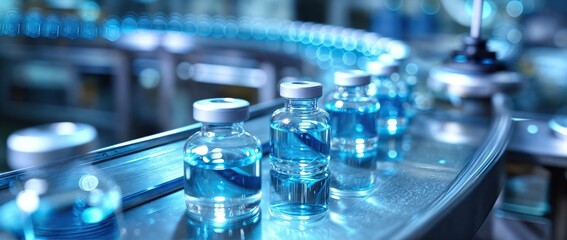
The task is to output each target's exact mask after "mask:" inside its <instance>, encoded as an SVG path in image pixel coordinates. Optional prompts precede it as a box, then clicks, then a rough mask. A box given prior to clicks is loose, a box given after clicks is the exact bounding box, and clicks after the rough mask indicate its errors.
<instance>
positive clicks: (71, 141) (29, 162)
mask: <svg viewBox="0 0 567 240" xmlns="http://www.w3.org/2000/svg"><path fill="white" fill-rule="evenodd" d="M97 135H98V134H97V131H96V129H95V128H94V127H93V126H91V125H88V124H84V123H73V122H59V123H49V124H43V125H39V126H35V127H30V128H25V129H21V130H18V131H16V132H14V133H12V134H10V136H9V137H8V165H9V166H10V167H11V168H12V169H18V168H25V167H31V166H35V165H41V164H46V163H50V162H52V161H58V160H62V159H64V158H68V157H71V156H75V155H79V154H85V153H87V152H88V151H91V150H93V149H94V148H95V147H96V140H97Z"/></svg>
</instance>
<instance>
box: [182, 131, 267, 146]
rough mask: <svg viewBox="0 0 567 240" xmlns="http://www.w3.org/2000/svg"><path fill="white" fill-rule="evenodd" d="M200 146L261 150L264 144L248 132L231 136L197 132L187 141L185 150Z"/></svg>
mask: <svg viewBox="0 0 567 240" xmlns="http://www.w3.org/2000/svg"><path fill="white" fill-rule="evenodd" d="M200 146H208V147H212V148H221V149H222V148H253V149H261V148H262V143H261V142H260V140H259V139H258V138H257V137H255V136H254V135H252V134H250V133H249V132H247V131H243V132H241V133H239V134H234V135H229V136H226V135H224V136H221V137H216V136H208V135H206V134H203V133H202V132H200V131H199V132H196V133H195V134H193V135H191V136H190V137H189V138H187V140H186V141H185V145H184V148H185V149H191V148H195V147H200Z"/></svg>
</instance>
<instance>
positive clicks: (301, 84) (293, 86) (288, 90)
mask: <svg viewBox="0 0 567 240" xmlns="http://www.w3.org/2000/svg"><path fill="white" fill-rule="evenodd" d="M321 95H323V85H321V83H318V82H310V81H292V82H283V83H282V84H280V96H282V97H284V98H317V97H321Z"/></svg>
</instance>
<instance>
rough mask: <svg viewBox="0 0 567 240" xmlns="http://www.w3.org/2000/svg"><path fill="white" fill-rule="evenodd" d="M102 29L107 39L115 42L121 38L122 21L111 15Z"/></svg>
mask: <svg viewBox="0 0 567 240" xmlns="http://www.w3.org/2000/svg"><path fill="white" fill-rule="evenodd" d="M102 31H103V32H102V36H103V37H104V38H105V39H107V40H108V41H111V42H114V41H116V40H118V38H120V22H119V21H118V19H116V18H114V17H111V18H109V19H107V20H106V21H105V22H104V24H103V29H102Z"/></svg>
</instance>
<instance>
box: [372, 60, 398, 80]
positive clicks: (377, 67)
mask: <svg viewBox="0 0 567 240" xmlns="http://www.w3.org/2000/svg"><path fill="white" fill-rule="evenodd" d="M398 70H400V64H399V63H398V62H396V61H393V62H388V63H385V62H380V61H371V62H369V63H368V64H367V65H366V71H368V73H370V74H371V75H378V76H384V75H390V74H392V73H395V72H397V71H398Z"/></svg>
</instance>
